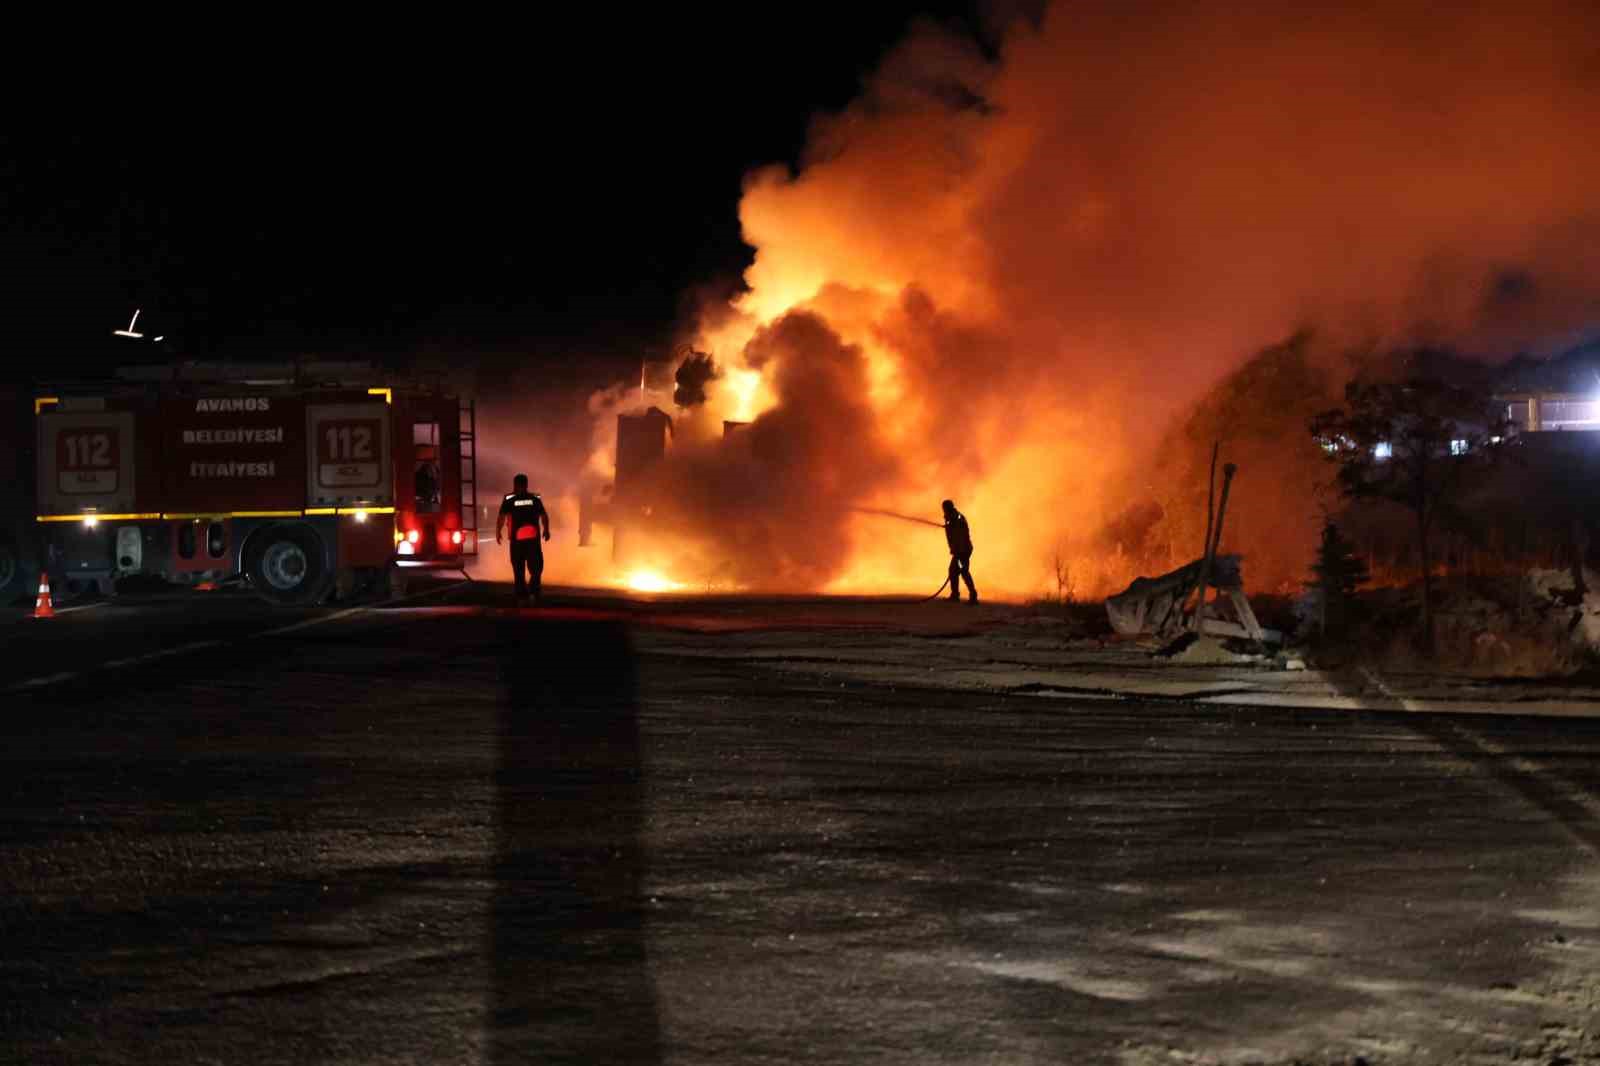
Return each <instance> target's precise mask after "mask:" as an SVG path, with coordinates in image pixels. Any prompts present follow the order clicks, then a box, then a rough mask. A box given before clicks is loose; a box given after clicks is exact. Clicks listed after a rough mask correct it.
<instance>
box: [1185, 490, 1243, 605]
mask: <svg viewBox="0 0 1600 1066" xmlns="http://www.w3.org/2000/svg"><path fill="white" fill-rule="evenodd" d="M1238 470H1239V468H1238V467H1237V466H1235V465H1233V464H1232V463H1228V464H1226V465H1225V466H1223V468H1222V499H1220V500H1219V501H1218V502H1217V528H1216V530H1215V532H1214V534H1213V536H1212V539H1211V542H1210V543H1209V544H1207V545H1206V557H1205V559H1204V560H1203V561H1202V562H1201V563H1200V601H1199V602H1198V603H1196V604H1195V605H1194V621H1193V622H1192V623H1191V624H1190V629H1192V630H1193V631H1194V632H1196V633H1198V632H1200V622H1201V619H1202V618H1203V617H1204V616H1205V613H1206V589H1207V588H1208V587H1209V586H1210V584H1211V567H1212V564H1213V563H1215V562H1216V558H1217V547H1218V545H1220V544H1221V543H1222V520H1223V518H1225V517H1226V516H1227V514H1228V489H1229V488H1230V487H1231V486H1232V485H1233V475H1234V474H1235V473H1237V472H1238Z"/></svg>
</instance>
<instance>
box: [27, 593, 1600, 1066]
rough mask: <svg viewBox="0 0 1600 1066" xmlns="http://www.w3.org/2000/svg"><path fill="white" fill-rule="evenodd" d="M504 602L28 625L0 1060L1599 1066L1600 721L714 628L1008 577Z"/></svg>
mask: <svg viewBox="0 0 1600 1066" xmlns="http://www.w3.org/2000/svg"><path fill="white" fill-rule="evenodd" d="M505 599H509V597H508V596H506V595H505V590H503V589H496V588H493V587H485V586H482V585H479V586H474V587H471V588H451V589H443V590H438V591H435V592H432V593H430V594H429V595H427V596H425V597H423V598H421V599H418V600H414V601H410V602H408V603H403V604H397V605H390V606H387V607H384V608H382V609H375V610H360V609H357V610H340V609H337V608H321V609H316V610H306V611H297V612H283V611H274V610H269V609H266V608H263V607H261V606H258V605H257V604H255V603H254V602H252V601H249V600H248V599H245V598H244V597H240V596H235V595H226V594H223V595H212V596H202V595H186V596H172V597H154V598H151V599H148V600H144V601H140V602H136V603H117V604H111V605H106V606H103V607H97V608H94V609H91V610H84V611H79V612H74V613H72V614H69V615H65V616H63V617H61V618H58V619H56V620H54V621H52V622H33V621H29V620H24V619H22V618H21V617H20V616H18V615H17V613H16V612H13V613H12V614H11V615H7V616H5V617H3V618H0V641H4V648H5V655H4V661H5V664H6V671H7V674H6V677H5V678H4V679H3V684H0V687H3V688H5V696H4V699H3V706H4V713H3V715H0V799H3V802H0V821H3V830H0V945H3V952H0V992H3V994H0V1061H8V1062H27V1063H54V1062H61V1063H94V1062H108V1063H122V1062H129V1063H133V1062H137V1063H146V1062H150V1063H154V1062H162V1063H166V1062H219V1063H233V1062H240V1063H255V1062H281V1063H393V1062H417V1063H445V1062H449V1063H455V1062H488V1063H512V1062H574V1063H577V1062H585V1063H587V1062H673V1063H702V1062H704V1063H709V1062H771V1063H779V1062H784V1063H787V1062H797V1061H803V1062H831V1063H856V1062H866V1061H882V1062H908V1063H910V1062H916V1063H922V1062H963V1063H965V1062H1006V1063H1012V1062H1070V1063H1080V1062H1081V1063H1098V1062H1108V1063H1156V1062H1162V1063H1211V1062H1217V1063H1224V1062H1226V1063H1234V1062H1238V1063H1244V1062H1268V1063H1277V1062H1282V1063H1290V1062H1310V1063H1353V1062H1356V1061H1366V1062H1369V1063H1374V1064H1376V1063H1383V1062H1412V1061H1419V1062H1421V1061H1426V1062H1467V1063H1476V1062H1485V1063H1488V1062H1542V1063H1557V1062H1564V1063H1578V1062H1594V1061H1600V1030H1597V1024H1600V1023H1597V1018H1600V981H1597V979H1596V976H1595V975H1596V973H1597V964H1600V763H1597V762H1596V758H1595V757H1596V754H1597V752H1600V720H1587V719H1561V720H1551V719H1530V718H1519V717H1514V716H1506V717H1499V718H1493V717H1491V718H1484V717H1481V716H1478V717H1474V718H1473V719H1472V720H1470V721H1469V720H1466V719H1458V718H1453V717H1449V716H1420V717H1419V716H1407V715H1394V714H1365V713H1344V712H1311V711H1303V712H1302V711H1283V710H1276V711H1264V710H1262V709H1259V708H1257V709H1249V708H1230V707H1227V706H1202V705H1197V704H1193V703H1188V702H1184V701H1181V700H1173V701H1165V702H1139V701H1133V700H1110V699H1107V700H1062V699H1049V700H1046V699H1039V698H1030V697H1028V696H1023V695H1014V694H1004V693H995V694H985V693H979V692H972V691H954V690H948V689H945V688H942V687H940V685H939V684H938V671H939V664H938V662H937V661H936V660H935V661H931V662H930V666H929V675H930V676H929V681H928V684H927V685H926V686H908V685H906V684H905V683H903V681H896V682H894V683H888V682H885V683H882V684H875V683H873V682H871V681H870V680H861V679H860V678H859V677H851V678H846V679H843V680H840V679H836V678H833V677H829V676H827V675H826V674H824V673H818V672H817V671H815V670H808V671H798V670H796V671H789V670H785V669H784V668H783V665H782V664H781V663H774V662H772V661H765V660H764V661H760V662H756V661H746V660H742V659H740V658H738V657H734V656H728V655H716V656H709V655H708V656H696V655H690V654H685V653H684V649H685V647H686V644H685V642H686V640H687V641H689V642H691V643H692V642H701V643H702V644H704V645H705V646H706V647H713V646H714V647H715V648H716V649H718V650H719V651H724V652H725V651H726V650H727V649H729V648H738V647H741V646H742V645H741V643H740V642H741V641H753V640H754V639H755V637H754V636H752V635H753V634H759V633H761V632H763V631H766V630H770V629H772V628H774V627H786V628H791V629H793V628H798V629H802V630H804V631H806V632H808V633H814V634H815V636H814V641H810V642H809V643H812V644H814V648H813V651H814V653H815V655H817V656H822V657H826V656H827V655H828V654H829V645H830V641H834V640H837V639H838V636H839V634H841V633H847V632H850V631H852V630H853V629H858V628H861V627H875V628H876V629H880V630H884V631H886V632H890V633H893V634H898V636H897V637H896V639H903V641H904V642H906V643H907V645H908V646H916V642H917V641H919V640H923V639H925V637H926V635H927V633H928V632H930V631H935V630H936V631H939V632H941V633H944V634H945V635H946V636H948V635H949V634H950V632H952V631H955V632H960V631H961V630H962V627H963V626H969V627H970V626H982V625H1003V624H1005V612H1004V609H1002V608H995V609H993V611H992V612H991V613H988V614H985V615H983V616H981V617H980V616H977V615H966V616H955V615H951V614H950V613H948V611H949V609H948V608H946V607H944V606H943V605H930V606H929V607H927V608H925V609H924V608H915V609H909V608H908V609H896V610H886V609H884V608H882V607H881V606H876V605H873V604H871V603H850V602H838V603H830V602H827V601H805V602H800V601H786V602H779V601H767V602H760V603H756V602H740V601H719V602H704V601H699V602H697V601H673V602H671V603H666V604H663V603H655V604H651V603H636V602H631V601H627V600H621V599H617V598H604V597H587V596H568V597H562V598H558V602H557V603H556V605H555V606H552V607H550V608H548V609H545V610H540V611H511V610H506V609H503V608H500V607H499V606H497V604H498V603H499V602H501V601H503V600H505ZM940 612H944V613H940ZM668 635H670V639H667V638H668Z"/></svg>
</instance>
